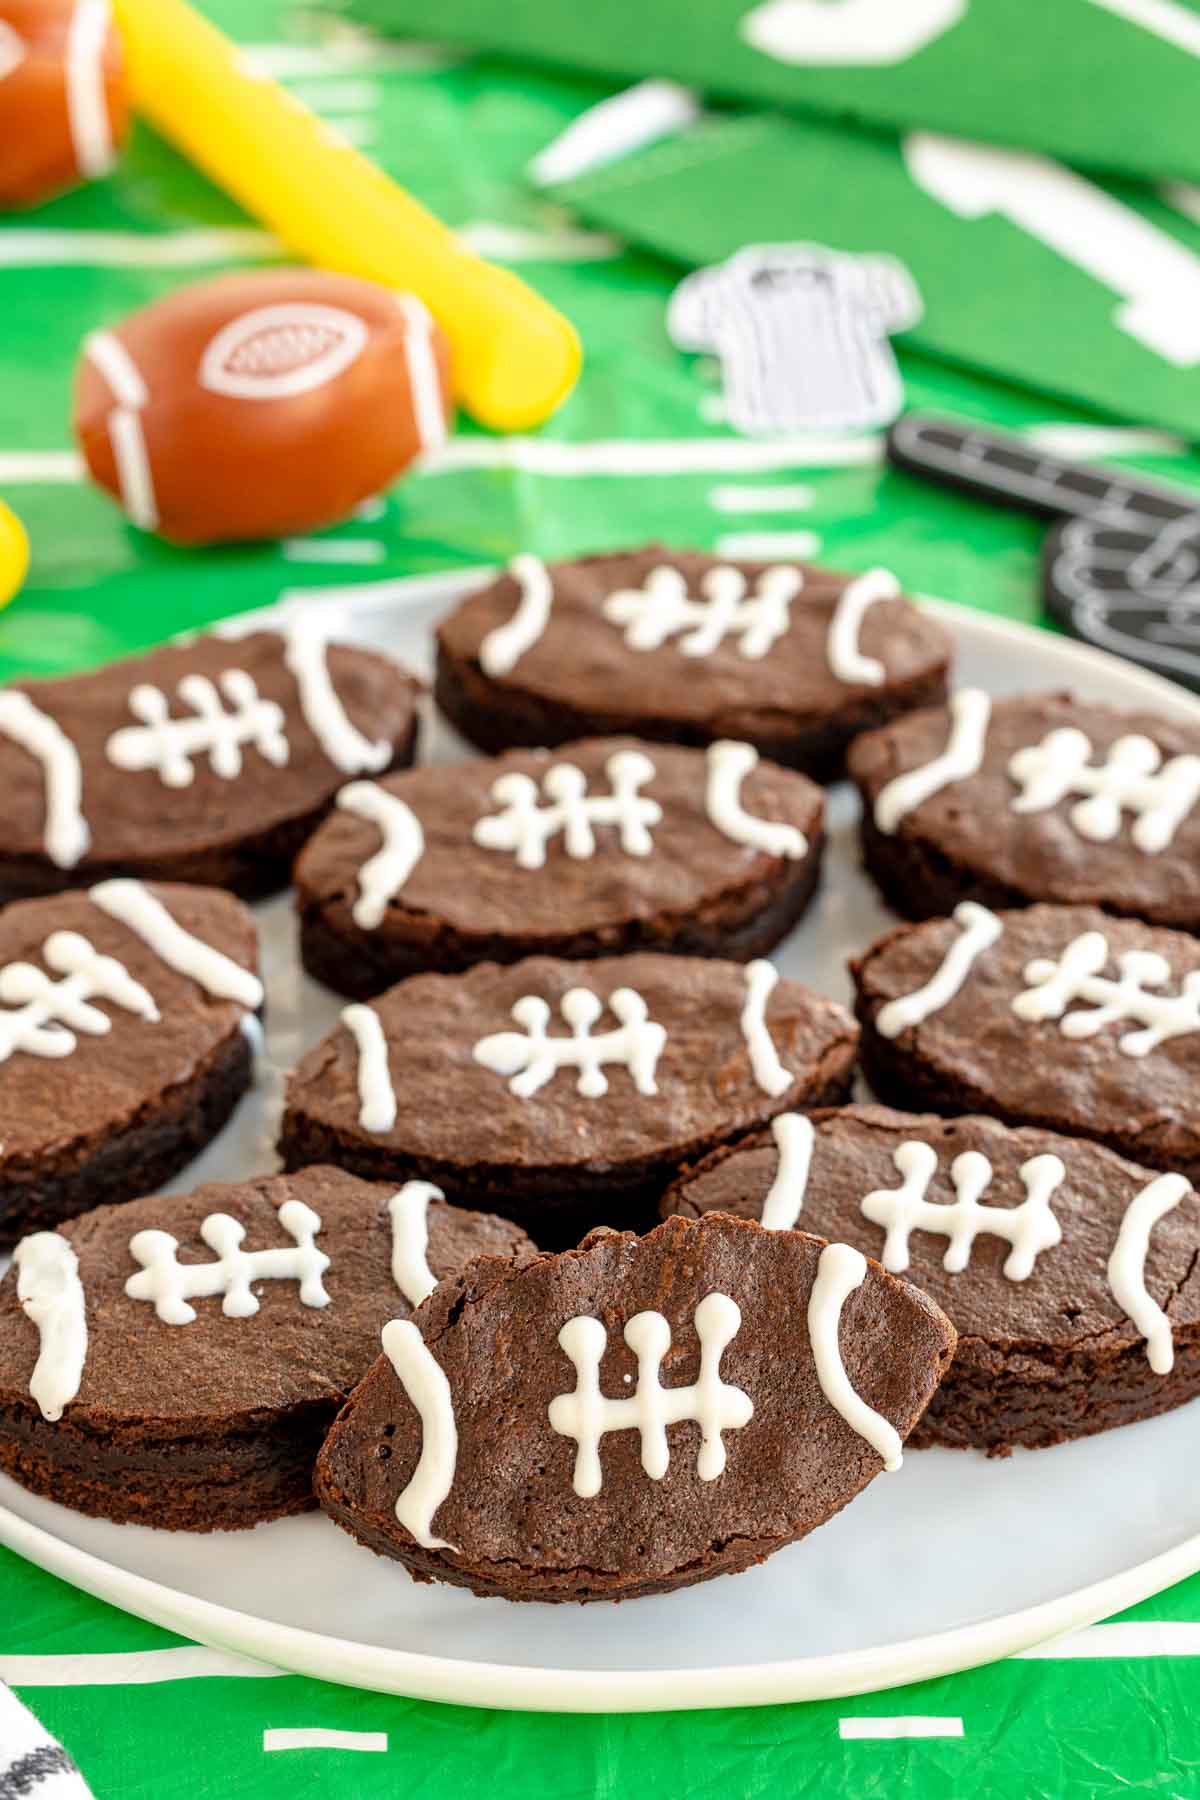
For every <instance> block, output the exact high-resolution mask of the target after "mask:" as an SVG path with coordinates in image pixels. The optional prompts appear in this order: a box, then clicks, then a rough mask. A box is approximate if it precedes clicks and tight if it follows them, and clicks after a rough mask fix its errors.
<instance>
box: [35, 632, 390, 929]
mask: <svg viewBox="0 0 1200 1800" xmlns="http://www.w3.org/2000/svg"><path fill="white" fill-rule="evenodd" d="M231 629H232V628H231ZM418 691H419V689H418V684H417V682H416V681H414V680H413V679H412V677H411V676H409V675H407V674H405V673H404V671H403V670H402V669H400V668H398V667H397V665H396V664H395V663H393V662H390V661H389V660H388V658H387V657H384V656H379V655H376V654H375V653H374V652H372V651H368V650H359V649H353V648H351V647H350V646H348V645H342V644H327V643H326V642H325V641H324V638H323V637H322V635H321V634H320V632H319V630H318V629H317V628H316V627H315V626H313V625H309V624H306V623H305V622H304V621H303V620H300V621H297V622H296V623H295V624H292V625H290V626H288V627H286V628H285V629H284V630H283V631H282V632H274V631H254V632H252V633H250V634H248V635H246V636H242V637H238V638H235V637H233V636H232V635H231V632H223V633H212V634H208V635H205V636H203V637H197V638H193V639H191V640H190V641H188V642H183V643H177V644H168V645H166V646H164V648H162V649H160V650H153V651H151V652H150V653H149V654H148V655H146V656H139V657H131V658H129V659H128V660H126V661H122V662H117V663H109V664H108V665H107V666H106V667H104V668H102V669H96V670H94V671H92V672H91V673H90V674H87V675H70V676H67V677H65V678H62V679H56V680H53V681H27V682H22V683H20V685H19V686H16V687H10V688H0V789H2V790H3V793H4V796H5V804H4V809H3V813H2V815H0V900H6V899H11V898H13V897H14V896H15V895H21V894H34V893H45V892H47V891H50V890H53V889H58V888H64V887H78V886H82V885H83V884H84V883H86V882H89V881H94V880H96V879H97V878H99V877H101V876H107V875H111V874H130V875H140V876H147V877H158V878H161V879H163V880H167V881H194V882H203V883H206V884H211V885H212V886H215V887H228V888H232V889H233V891H234V892H235V893H238V894H241V895H243V897H245V898H247V899H254V898H257V897H259V896H261V895H263V894H269V893H271V892H272V891H273V890H274V889H276V888H280V887H283V886H285V885H286V883H287V881H288V879H289V876H290V874H291V865H292V862H293V860H294V858H295V855H296V852H297V850H298V849H299V848H300V845H301V844H302V843H303V842H304V840H305V838H306V837H307V836H308V835H309V834H310V833H311V831H312V829H313V827H314V826H315V825H316V824H317V822H318V821H319V820H320V819H321V818H322V817H323V815H324V814H325V812H326V811H327V810H328V808H329V806H330V805H331V803H332V801H333V797H334V795H335V794H336V793H337V790H338V788H339V787H340V786H341V785H342V784H343V783H344V781H345V779H346V777H347V775H355V774H366V773H378V772H381V771H382V770H384V769H389V768H395V767H401V766H403V765H405V764H407V763H409V762H411V761H412V758H413V752H414V748H415V744H416V733H417V717H416V700H417V694H418Z"/></svg>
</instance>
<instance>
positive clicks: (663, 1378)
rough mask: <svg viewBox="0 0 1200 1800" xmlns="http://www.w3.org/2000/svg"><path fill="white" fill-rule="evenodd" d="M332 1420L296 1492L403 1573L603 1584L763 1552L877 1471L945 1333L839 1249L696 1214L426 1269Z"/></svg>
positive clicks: (527, 1585)
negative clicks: (414, 1301)
mask: <svg viewBox="0 0 1200 1800" xmlns="http://www.w3.org/2000/svg"><path fill="white" fill-rule="evenodd" d="M383 1349H384V1354H383V1355H382V1357H380V1359H379V1361H378V1362H377V1363H376V1364H375V1366H374V1368H373V1369H372V1370H371V1372H370V1374H369V1375H368V1376H367V1378H366V1380H365V1381H364V1382H363V1383H362V1385H361V1387H359V1388H357V1389H356V1390H355V1392H354V1394H353V1395H352V1396H351V1398H350V1402H349V1404H348V1405H347V1407H346V1408H345V1410H344V1411H343V1412H342V1414H341V1415H340V1417H339V1418H338V1420H337V1423H336V1424H335V1425H334V1427H333V1430H332V1432H331V1433H330V1435H329V1438H328V1440H327V1442H326V1444H325V1447H324V1449H323V1450H322V1451H321V1455H320V1457H319V1459H318V1463H317V1497H318V1499H319V1500H320V1503H321V1505H322V1507H323V1508H324V1510H325V1511H326V1512H327V1513H328V1514H329V1516H330V1517H331V1518H332V1519H334V1520H335V1521H336V1523H337V1524H339V1525H341V1526H343V1527H344V1528H345V1529H346V1530H347V1531H349V1532H350V1533H351V1534H352V1535H353V1536H354V1537H356V1538H357V1539H358V1540H359V1542H360V1543H363V1544H365V1545H367V1547H368V1548H369V1549H371V1550H374V1551H376V1552H378V1553H379V1554H380V1555H382V1556H391V1557H395V1558H396V1559H398V1560H399V1561H400V1562H402V1563H404V1564H405V1565H406V1567H407V1568H408V1569H409V1570H410V1571H411V1572H412V1574H413V1575H415V1576H416V1577H417V1579H418V1580H438V1581H448V1582H452V1583H454V1584H455V1585H457V1586H460V1587H468V1588H471V1589H472V1590H473V1591H474V1592H475V1593H477V1594H499V1595H503V1596H504V1597H505V1598H506V1599H509V1600H622V1599H629V1598H632V1597H634V1596H636V1595H640V1594H658V1593H663V1592H665V1591H666V1590H667V1589H670V1588H677V1587H687V1586H690V1585H691V1583H693V1582H696V1581H704V1580H707V1579H708V1578H709V1577H710V1576H713V1575H724V1574H732V1573H734V1572H735V1571H737V1570H739V1569H746V1568H749V1567H750V1566H751V1565H752V1564H754V1563H758V1562H762V1561H763V1559H764V1558H765V1557H768V1556H770V1555H771V1553H772V1552H773V1551H775V1550H780V1549H782V1548H783V1546H784V1545H785V1544H790V1543H793V1542H794V1541H795V1540H796V1539H797V1538H801V1537H804V1536H805V1535H806V1533H808V1532H810V1531H812V1530H813V1529H814V1528H815V1527H816V1526H818V1525H822V1524H824V1522H825V1520H826V1519H829V1518H831V1517H832V1516H833V1514H834V1513H836V1512H838V1511H840V1509H841V1508H842V1507H843V1506H845V1505H846V1504H847V1503H848V1502H849V1501H851V1500H853V1499H854V1497H855V1495H856V1494H858V1493H860V1492H861V1491H862V1489H863V1488H864V1487H866V1485H867V1483H868V1482H869V1481H871V1480H872V1479H873V1478H874V1477H875V1476H876V1475H878V1474H879V1473H880V1471H881V1470H882V1469H884V1468H889V1469H895V1468H897V1467H899V1464H900V1460H901V1446H902V1444H903V1441H904V1439H905V1438H906V1437H907V1436H908V1434H909V1432H910V1431H911V1430H912V1428H913V1426H914V1425H915V1424H916V1422H917V1420H918V1419H919V1418H920V1416H921V1414H922V1412H923V1411H924V1409H925V1407H926V1406H927V1405H928V1404H929V1400H930V1397H931V1395H932V1394H933V1393H934V1390H935V1389H936V1387H937V1384H938V1382H939V1380H940V1379H941V1376H942V1374H943V1373H944V1371H945V1368H946V1365H947V1363H948V1362H949V1361H950V1358H951V1356H952V1354H953V1351H954V1329H953V1327H952V1325H951V1324H950V1321H949V1320H948V1319H947V1318H946V1317H945V1315H944V1314H943V1313H941V1312H940V1311H939V1310H938V1308H937V1307H936V1306H935V1305H934V1304H933V1302H932V1301H931V1300H928V1299H926V1297H925V1296H924V1295H923V1294H921V1293H920V1292H919V1291H918V1290H917V1289H916V1288H914V1287H912V1286H911V1285H909V1284H908V1283H906V1282H900V1281H896V1280H895V1279H894V1278H893V1277H892V1276H890V1275H886V1274H885V1273H884V1271H883V1270H882V1269H881V1268H880V1267H879V1266H878V1264H877V1263H871V1262H868V1261H867V1259H866V1257H864V1256H862V1255H860V1254H859V1252H858V1251H857V1250H853V1249H851V1248H850V1246H849V1245H847V1244H824V1243H822V1242H821V1240H820V1239H819V1238H815V1237H807V1236H804V1235H803V1234H802V1233H800V1232H791V1231H782V1232H780V1231H764V1230H763V1229H762V1228H761V1226H758V1225H754V1224H751V1223H748V1222H746V1221H744V1220H741V1219H728V1218H723V1217H721V1216H719V1215H715V1214H714V1215H712V1216H711V1217H709V1218H707V1219H703V1220H701V1221H700V1222H699V1223H694V1222H689V1221H686V1220H683V1219H671V1220H670V1221H669V1222H668V1223H666V1224H665V1225H661V1226H659V1227H658V1229H657V1230H656V1231H653V1232H652V1233H651V1234H650V1235H649V1236H648V1237H644V1238H637V1237H634V1236H632V1235H631V1234H621V1233H617V1232H598V1233H596V1234H595V1235H594V1236H592V1237H590V1238H588V1239H587V1241H586V1242H585V1243H584V1244H583V1245H582V1246H581V1247H580V1248H579V1249H578V1250H575V1251H569V1252H567V1254H566V1255H563V1256H542V1257H539V1258H537V1259H536V1260H534V1261H532V1262H529V1263H526V1264H525V1265H524V1266H523V1267H521V1268H519V1269H514V1268H513V1267H512V1265H511V1264H504V1263H498V1262H493V1261H480V1262H477V1263H475V1264H474V1266H473V1267H472V1268H470V1269H467V1270H465V1271H464V1272H463V1274H462V1275H461V1276H459V1277H458V1278H457V1279H456V1280H454V1281H452V1282H450V1281H448V1282H443V1283H442V1285H441V1286H440V1287H439V1288H438V1290H437V1291H436V1292H435V1293H434V1294H433V1296H432V1298H431V1299H430V1300H429V1301H427V1302H426V1304H425V1305H424V1306H422V1307H421V1308H420V1309H419V1310H418V1312H417V1314H416V1316H415V1317H414V1318H413V1319H411V1320H397V1321H396V1322H395V1323H394V1324H389V1325H387V1326H385V1328H384V1333H383Z"/></svg>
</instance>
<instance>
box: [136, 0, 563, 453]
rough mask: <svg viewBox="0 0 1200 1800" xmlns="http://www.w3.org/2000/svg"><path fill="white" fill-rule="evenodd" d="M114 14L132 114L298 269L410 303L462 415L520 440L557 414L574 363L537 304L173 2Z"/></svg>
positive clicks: (146, 2) (543, 306)
mask: <svg viewBox="0 0 1200 1800" xmlns="http://www.w3.org/2000/svg"><path fill="white" fill-rule="evenodd" d="M114 12H115V16H116V20H117V24H118V26H119V28H120V31H121V35H122V38H123V41H124V47H125V55H126V60H127V62H128V66H129V72H130V81H131V86H132V92H133V100H134V104H135V106H136V107H137V109H138V110H139V111H140V112H141V113H142V114H144V116H145V117H146V118H147V119H149V120H150V122H151V124H153V125H154V126H155V127H156V128H157V129H158V130H159V131H160V132H161V133H162V135H163V136H164V137H166V138H169V139H170V140H171V141H172V142H173V143H174V144H176V145H177V146H178V148H179V149H181V150H182V151H183V152H184V153H185V155H187V156H188V157H190V158H191V159H192V161H193V162H195V163H197V164H198V165H199V166H200V167H201V168H202V169H203V170H204V171H205V172H206V173H207V174H208V175H210V176H211V177H212V179H213V180H214V181H216V182H217V183H218V184H219V185H220V186H221V187H223V188H224V189H225V190H226V191H227V192H228V193H230V194H232V195H233V196H234V198H235V199H237V200H238V201H240V202H241V204H242V205H243V206H244V207H245V208H246V209H247V211H248V212H250V213H252V214H253V215H254V216H255V217H256V218H258V219H260V220H261V221H262V222H263V223H264V224H265V225H268V226H269V227H270V229H271V230H272V231H273V232H275V234H276V235H277V236H278V237H280V238H282V239H283V240H284V242H285V243H287V244H288V245H289V246H290V247H291V248H292V249H293V250H295V251H297V252H298V253H299V254H300V255H301V256H303V257H304V258H305V259H306V260H307V261H309V262H313V263H317V264H318V265H320V266H321V267H324V268H328V269H340V270H342V271H344V272H345V273H347V274H350V275H362V276H365V277H367V278H368V279H369V280H372V281H379V282H383V283H384V284H386V285H387V286H389V287H396V288H405V289H407V290H409V291H410V292H412V293H414V294H417V295H419V297H420V298H421V299H422V300H424V301H425V303H426V305H427V306H428V307H429V309H430V311H431V312H432V313H433V315H434V317H435V318H436V319H437V321H438V323H439V324H440V325H441V327H442V329H443V331H444V332H445V333H446V336H447V337H448V338H449V340H450V345H451V350H452V354H453V377H454V383H455V388H456V390H457V393H458V397H459V399H460V400H461V401H462V403H463V405H464V406H465V407H466V408H467V410H468V412H470V413H472V414H473V415H474V416H475V418H477V419H478V420H479V421H480V422H481V423H482V424H484V425H488V426H491V427H492V428H493V429H494V430H498V431H521V430H525V429H526V428H528V427H529V426H533V425H540V424H541V423H542V421H543V420H544V419H546V418H548V417H549V416H550V414H551V413H552V412H553V411H554V410H555V408H556V407H558V406H559V405H561V403H562V401H563V400H565V399H566V397H567V395H568V394H569V393H570V391H571V389H572V387H573V386H574V384H575V380H576V377H577V375H578V373H579V365H580V360H581V352H580V347H579V339H578V336H577V335H576V332H575V329H574V327H573V326H572V325H571V324H570V322H569V321H568V320H567V319H565V318H563V316H562V314H561V313H559V312H556V311H555V309H554V308H553V307H552V306H551V305H550V304H549V302H548V301H546V300H543V299H542V297H541V295H540V294H536V293H534V291H533V289H532V288H529V287H527V286H526V285H525V283H524V282H523V281H519V280H518V279H517V277H516V276H515V275H512V274H510V273H509V272H508V271H507V270H505V269H497V268H494V267H493V266H492V265H491V264H490V263H486V262H484V261H483V259H482V258H481V257H478V256H475V255H473V254H472V253H471V252H470V251H468V250H465V249H464V248H463V247H462V246H461V245H460V244H459V243H457V242H456V241H455V239H454V236H453V234H452V233H451V232H450V231H449V230H448V228H447V227H446V226H445V225H443V224H442V223H441V222H440V220H438V219H435V218H434V216H433V214H432V213H430V212H427V211H426V209H425V208H424V207H423V206H422V205H420V203H419V202H418V201H416V200H414V199H413V198H412V196H411V195H410V194H407V193H405V191H404V189H403V188H401V187H398V186H397V184H396V183H395V182H394V181H392V180H391V178H390V177H389V176H387V175H385V174H384V173H383V171H382V170H381V169H378V168H376V166H375V165H374V163H372V162H370V161H368V159H367V158H366V157H365V156H361V155H360V154H359V152H358V151H357V150H355V149H353V148H352V147H351V146H350V145H349V144H346V143H344V142H342V141H341V140H340V139H338V138H337V137H336V135H335V134H334V133H333V132H332V131H330V129H329V128H328V126H326V125H324V124H322V122H321V120H320V119H318V118H317V117H316V116H315V115H314V114H313V113H311V112H309V111H308V109H307V108H306V107H304V106H302V105H301V104H300V103H299V101H298V100H296V99H294V98H293V96H292V95H291V94H289V93H287V92H285V90H284V89H283V88H281V87H280V86H278V84H277V83H276V82H274V81H269V80H266V79H263V78H261V77H259V76H257V75H255V74H253V73H252V72H251V71H250V70H249V69H247V67H246V65H245V61H244V59H243V58H242V57H240V56H239V53H238V50H237V47H236V45H234V44H233V43H231V42H230V41H229V39H228V38H226V37H224V36H223V35H222V33H221V32H219V31H218V30H217V29H216V27H215V26H213V25H210V24H209V22H208V21H207V20H206V19H204V18H201V16H200V14H199V13H197V12H196V11H194V9H193V8H192V7H190V6H188V5H187V4H186V3H185V0H115V4H114Z"/></svg>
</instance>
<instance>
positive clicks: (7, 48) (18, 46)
mask: <svg viewBox="0 0 1200 1800" xmlns="http://www.w3.org/2000/svg"><path fill="white" fill-rule="evenodd" d="M25 57H26V49H25V40H24V38H23V37H21V36H20V34H19V33H18V32H15V31H14V30H13V28H12V26H11V25H8V24H6V23H5V22H4V20H3V19H0V81H3V80H4V79H5V77H6V76H8V75H11V74H12V73H13V71H14V69H19V68H20V66H21V64H22V63H23V62H24V61H25Z"/></svg>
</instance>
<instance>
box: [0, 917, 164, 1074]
mask: <svg viewBox="0 0 1200 1800" xmlns="http://www.w3.org/2000/svg"><path fill="white" fill-rule="evenodd" d="M42 959H43V961H44V962H45V963H46V965H47V967H49V968H50V969H52V970H53V971H54V974H53V975H47V974H46V971H45V969H39V968H38V966H37V964H36V963H26V962H15V963H8V964H7V965H6V966H5V967H4V968H3V969H0V1006H3V1007H4V1008H5V1009H8V1008H11V1009H12V1010H11V1011H9V1010H4V1011H0V1062H6V1061H7V1060H8V1058H9V1057H10V1056H12V1055H13V1053H14V1052H15V1051H18V1050H21V1051H24V1053H25V1054H26V1055H27V1056H49V1057H54V1058H58V1057H62V1056H70V1055H71V1053H72V1051H74V1050H75V1048H76V1047H77V1044H78V1037H77V1035H76V1034H77V1033H82V1034H84V1035H86V1036H88V1037H106V1036H107V1035H108V1033H109V1032H110V1031H111V1030H112V1020H111V1019H110V1018H109V1016H108V1014H107V1013H105V1012H101V1011H100V1008H99V1007H98V1006H93V1005H92V1004H91V1003H92V1001H93V1000H108V1001H111V1003H112V1004H113V1005H114V1006H120V1007H123V1008H124V1009H125V1011H126V1012H131V1013H135V1014H136V1015H137V1016H138V1017H139V1018H142V1019H146V1020H147V1021H149V1023H151V1024H154V1023H156V1022H157V1020H158V1018H159V1011H158V1008H157V1006H155V1004H154V997H153V995H152V994H150V993H148V992H147V991H146V989H145V988H144V987H143V986H142V985H141V983H140V982H138V981H135V980H134V979H133V977H132V975H131V974H130V973H129V970H128V969H127V968H126V967H125V965H124V963H120V962H118V961H117V959H116V957H115V956H101V955H100V954H99V952H98V951H97V950H95V949H94V948H93V946H92V945H91V944H89V942H88V940H87V939H86V938H85V937H81V936H80V934H79V933H78V932H77V931H53V932H51V934H50V936H49V937H48V938H47V939H46V941H45V943H44V944H43V945H42ZM54 976H58V977H59V979H58V980H55V979H54Z"/></svg>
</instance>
